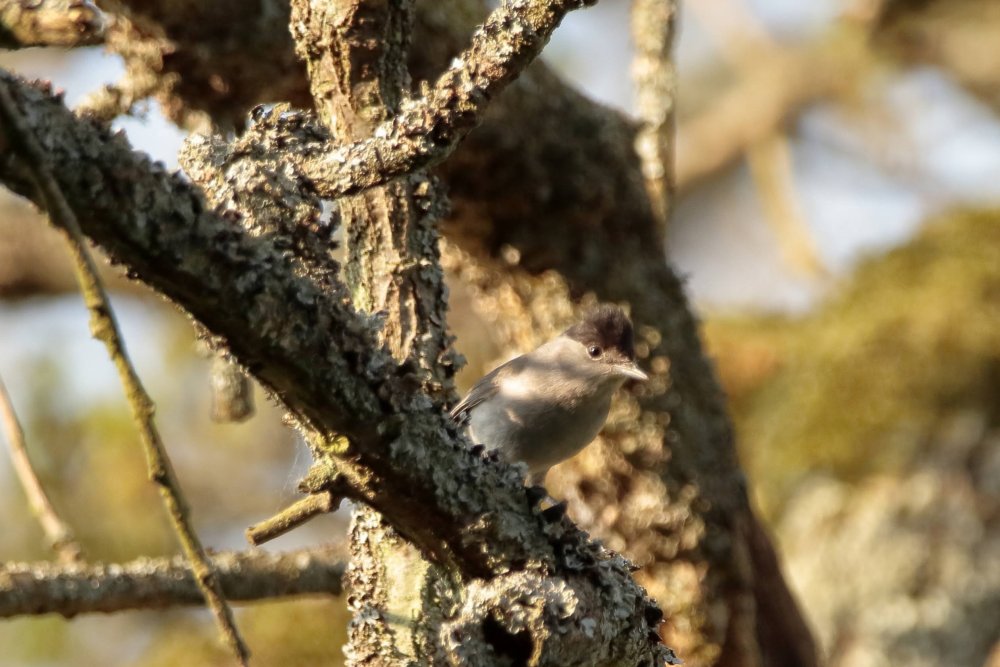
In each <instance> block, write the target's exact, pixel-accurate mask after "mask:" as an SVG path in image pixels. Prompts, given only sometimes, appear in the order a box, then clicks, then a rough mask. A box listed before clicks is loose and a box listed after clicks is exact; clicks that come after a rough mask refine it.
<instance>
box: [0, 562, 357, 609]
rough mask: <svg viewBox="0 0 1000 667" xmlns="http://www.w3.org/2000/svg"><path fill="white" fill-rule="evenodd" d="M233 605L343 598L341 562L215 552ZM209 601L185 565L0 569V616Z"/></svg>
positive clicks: (17, 566) (47, 565)
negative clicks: (301, 598) (316, 597)
mask: <svg viewBox="0 0 1000 667" xmlns="http://www.w3.org/2000/svg"><path fill="white" fill-rule="evenodd" d="M211 562H212V568H213V570H215V571H216V572H217V573H218V577H219V583H220V584H221V586H222V590H223V592H224V593H225V595H226V598H227V599H228V600H234V601H239V602H251V601H254V600H266V599H270V598H276V597H286V596H292V595H323V594H327V595H340V593H341V580H342V578H343V575H344V563H343V561H342V560H341V558H340V556H339V555H338V554H337V553H336V552H335V551H334V550H330V549H326V550H313V551H305V550H303V551H291V552H288V553H282V554H270V553H267V552H266V551H256V550H255V551H247V552H231V551H229V552H222V553H217V554H212V556H211ZM203 602H204V596H203V595H202V593H201V590H200V587H199V585H198V583H197V582H196V581H195V577H194V576H192V574H191V568H190V567H189V566H188V564H187V562H186V561H185V559H183V558H181V557H174V558H140V559H138V560H134V561H130V562H128V563H120V564H119V563H112V564H102V563H88V564H79V565H74V566H70V567H66V566H59V565H54V564H53V563H7V564H4V565H0V618H11V617H14V616H23V615H26V614H34V615H37V614H60V615H62V616H65V617H66V618H72V617H73V616H76V615H77V614H89V613H95V612H99V613H110V612H116V611H127V610H132V609H166V608H169V607H177V606H182V605H200V604H202V603H203Z"/></svg>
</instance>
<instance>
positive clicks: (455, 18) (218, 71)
mask: <svg viewBox="0 0 1000 667" xmlns="http://www.w3.org/2000/svg"><path fill="white" fill-rule="evenodd" d="M131 4H132V5H133V8H134V9H136V8H140V7H139V3H131ZM280 4H281V3H275V5H274V7H280ZM478 4H479V3H476V2H471V1H470V2H452V3H448V6H447V7H445V5H444V4H442V3H425V4H424V5H423V6H422V9H421V11H420V12H418V26H434V27H435V28H436V31H435V38H434V39H432V40H431V39H422V38H420V37H418V38H417V40H418V41H417V44H418V45H419V47H418V48H416V49H414V52H415V53H414V58H413V59H412V62H414V63H416V64H417V65H418V66H419V67H420V68H427V69H420V70H417V71H418V73H419V74H420V75H421V76H424V77H427V78H433V76H434V75H435V74H436V73H437V72H438V71H440V69H441V68H442V67H443V66H444V65H445V64H446V63H447V58H448V57H450V56H451V55H452V54H453V53H454V52H455V49H456V47H458V46H460V45H462V43H463V42H464V41H465V40H466V39H467V37H468V35H467V33H464V32H462V31H463V30H465V26H466V25H468V20H469V14H470V13H472V12H475V11H477V9H481V8H477V7H476V5H478ZM269 6H270V5H268V4H267V3H261V4H260V7H262V8H267V7H269ZM140 9H141V11H139V12H137V13H135V14H134V15H136V16H141V17H143V20H146V21H148V24H147V23H142V25H148V26H153V27H155V31H153V32H157V31H162V33H161V32H157V35H159V37H157V36H152V37H149V38H147V39H148V40H153V41H155V40H159V41H157V42H156V43H157V44H159V45H161V46H169V48H170V49H173V50H175V52H176V53H174V54H167V55H169V58H167V60H165V61H164V64H163V65H159V64H157V62H158V61H156V60H155V59H153V60H150V61H149V62H150V63H151V64H150V65H149V66H148V67H147V68H146V70H147V72H149V71H152V73H153V74H154V75H156V76H158V77H159V79H158V80H159V81H161V82H163V84H164V86H167V87H168V88H169V92H168V93H166V94H168V95H169V103H168V104H167V105H166V108H167V110H168V113H171V114H173V115H174V116H175V117H183V116H184V114H185V113H187V112H188V111H189V110H195V111H198V112H201V111H205V110H208V111H209V113H210V114H211V115H212V116H213V117H214V118H216V119H217V121H218V122H219V123H220V124H222V125H226V124H233V125H238V124H239V123H240V119H241V118H242V114H243V113H244V110H245V109H246V107H247V106H249V104H250V103H251V102H250V100H253V101H259V100H262V99H274V98H271V97H269V96H270V95H272V94H279V93H274V91H275V88H274V86H286V87H288V90H287V91H286V92H282V93H280V94H281V95H283V96H284V97H286V98H287V99H291V100H293V101H296V102H297V101H299V100H302V99H308V95H307V94H306V93H305V77H304V76H303V70H302V69H300V68H298V67H297V66H292V67H291V68H290V69H288V70H287V71H285V72H284V73H283V74H282V75H281V76H275V75H274V72H275V68H278V67H279V66H280V63H281V62H287V60H284V59H285V58H286V54H288V53H290V41H288V40H287V37H285V38H283V39H284V40H285V41H283V42H281V44H282V45H283V46H281V47H280V48H279V47H278V46H277V44H278V43H276V48H275V49H274V50H273V51H271V53H272V56H274V57H272V58H269V59H266V60H268V62H266V63H261V64H260V66H259V67H258V68H251V70H252V71H250V72H249V73H250V74H251V75H252V76H248V77H247V79H246V80H244V82H245V84H246V86H245V87H243V86H242V85H241V86H230V88H229V90H228V94H226V95H218V94H214V93H213V92H212V88H211V85H212V82H213V81H214V82H218V81H224V82H225V81H229V79H228V78H227V77H228V76H229V75H228V74H227V72H230V71H231V70H232V68H233V63H235V62H237V60H236V54H237V53H239V50H240V49H243V50H244V56H245V54H246V52H250V53H252V54H257V53H259V38H255V39H257V40H258V41H257V42H255V44H254V45H252V46H251V45H249V44H247V43H245V42H241V41H240V39H242V36H244V35H248V34H252V30H248V29H245V28H247V26H248V25H251V26H252V28H253V29H256V30H260V31H263V30H266V29H268V28H269V27H271V26H274V25H280V21H277V19H275V16H276V15H275V14H274V13H270V14H268V16H269V17H270V18H269V21H270V20H274V21H277V22H276V23H271V22H267V23H266V24H265V23H263V22H261V21H263V19H260V18H259V17H258V18H255V16H256V15H255V14H254V11H255V10H256V6H255V8H254V10H251V11H246V10H244V11H242V12H235V13H233V12H230V13H229V18H228V19H227V21H228V23H226V25H231V26H232V27H233V31H234V34H237V35H239V38H238V39H237V40H235V41H229V42H226V41H219V40H214V39H212V37H211V35H212V34H217V33H215V32H213V31H217V30H218V25H217V23H215V24H214V25H215V27H212V26H213V22H215V19H213V18H211V17H210V16H208V15H205V16H201V15H199V16H198V17H194V19H192V17H191V16H190V15H189V14H188V13H189V12H191V11H195V10H194V9H192V6H191V5H188V4H187V3H177V4H176V5H175V4H173V3H157V5H149V6H145V4H144V5H143V6H142V7H141V8H140ZM198 11H202V10H198ZM205 11H207V10H205ZM262 11H263V10H262ZM199 17H200V18H199ZM245 21H250V22H251V23H250V24H246V23H244V22H245ZM253 21H258V22H257V23H253ZM138 23H141V22H140V21H138V19H137V24H138ZM202 24H204V27H202V28H197V26H200V25H202ZM241 26H242V28H243V29H241ZM282 30H283V26H282ZM150 34H152V33H150ZM268 34H272V33H268ZM419 34H420V33H418V35H419ZM164 35H169V37H168V38H164V37H163V36H164ZM206 36H207V38H206ZM272 36H273V35H272ZM134 37H137V35H135V34H133V35H132V37H130V38H129V41H131V40H132V39H133V38H134ZM268 39H271V37H268ZM125 43H126V41H125V40H124V39H123V40H122V42H120V43H117V42H112V45H113V47H114V48H116V49H119V48H120V49H121V51H122V52H123V53H125V54H126V57H127V60H128V61H129V62H130V63H132V62H138V60H139V59H138V58H128V50H127V48H126V47H125V46H124V45H125ZM136 44H141V41H139V42H136ZM196 45H198V46H199V47H200V49H195V48H194V47H195V46H196ZM221 45H225V48H226V49H228V48H229V47H230V45H231V46H232V50H231V51H226V52H225V53H221V52H220V51H217V50H216V49H221V48H222V46H221ZM132 48H134V46H133V47H132ZM188 51H190V53H189V54H187V55H184V52H188ZM178 54H179V55H178ZM192 54H197V58H194V59H192V58H193V56H192ZM258 60H259V59H258ZM157 68H159V70H157ZM258 75H259V76H258ZM295 87H297V88H295ZM292 88H295V89H296V91H297V92H294V93H293V92H291V89H292ZM164 90H167V88H164V89H160V93H161V95H162V94H165V93H164ZM810 90H811V89H810ZM240 91H243V92H240ZM161 99H162V98H161ZM306 103H307V102H306ZM634 137H635V128H634V127H633V126H632V125H631V124H630V123H629V122H628V121H626V120H624V119H623V118H622V117H621V116H620V115H618V114H616V113H614V112H611V111H609V110H606V109H603V108H601V107H599V106H597V105H594V104H593V103H591V102H589V101H587V100H586V99H585V98H583V97H582V96H580V95H578V94H576V93H575V92H573V91H572V90H571V89H568V88H567V87H565V86H564V85H563V84H561V82H560V81H559V80H558V78H557V77H555V76H553V75H552V74H551V73H550V72H548V71H547V70H546V69H545V68H544V67H541V66H536V67H533V68H532V69H531V70H529V72H528V73H527V74H525V75H523V76H522V77H521V78H520V79H518V80H517V81H515V82H514V83H513V84H512V85H511V86H510V87H509V88H508V90H507V91H506V92H505V94H504V95H502V96H501V97H500V98H498V99H497V100H495V101H494V103H493V105H492V106H491V108H490V111H489V113H488V114H487V118H486V122H485V123H484V125H483V126H482V127H480V128H479V129H478V130H477V131H476V132H474V133H473V134H472V135H470V137H469V138H468V139H467V141H466V143H465V144H464V145H463V146H462V147H461V148H460V149H459V150H458V151H457V152H456V153H455V154H454V155H453V156H452V158H451V159H449V160H448V161H447V162H445V163H444V165H443V166H442V172H441V173H442V174H443V175H444V177H445V180H446V182H447V183H448V185H449V188H450V191H451V193H452V201H453V213H452V214H451V216H450V217H449V219H448V224H447V227H446V232H447V234H448V235H449V237H450V238H452V239H453V241H454V247H456V248H458V249H461V250H462V251H463V252H465V253H466V255H465V257H466V258H467V261H465V262H464V265H463V275H464V276H467V277H468V279H469V280H470V282H471V283H472V284H473V286H474V287H476V288H477V289H479V290H480V291H479V293H480V295H481V296H482V297H483V298H482V301H481V303H482V304H485V306H486V307H485V308H484V313H485V314H486V315H487V316H489V317H493V318H496V320H495V321H496V322H497V323H498V326H497V327H496V331H497V332H498V335H499V336H500V338H501V342H504V343H506V344H508V345H509V346H510V348H511V349H514V348H517V350H518V351H523V349H525V348H526V347H527V346H528V345H529V344H530V342H531V341H534V340H537V337H538V336H539V335H546V334H548V333H550V332H551V331H554V330H556V329H557V328H558V327H561V326H562V325H564V324H565V323H566V322H567V321H568V320H569V319H571V318H572V313H573V309H574V307H575V306H574V304H575V302H576V300H577V298H578V297H579V296H580V295H582V294H585V293H588V292H594V293H596V294H597V295H598V296H599V297H600V298H602V299H613V300H623V301H630V302H632V304H633V314H634V315H635V319H636V320H637V321H638V322H639V323H640V325H645V327H646V330H645V332H646V335H647V337H648V338H647V347H648V348H649V355H650V356H649V359H650V363H651V364H653V363H655V365H656V366H655V368H659V370H658V371H657V375H658V378H659V380H658V382H657V383H656V385H655V386H654V387H653V389H652V390H651V391H650V392H649V395H648V396H644V398H643V401H644V402H643V403H642V410H641V411H638V408H636V407H635V406H636V405H637V404H635V403H631V402H626V406H627V407H626V412H625V413H624V414H625V415H628V417H629V419H628V421H629V423H631V424H633V425H632V426H630V427H628V428H626V427H623V426H620V424H621V423H622V421H621V420H620V419H619V420H618V421H617V422H613V423H612V428H611V429H610V430H609V433H610V434H611V437H610V438H609V439H607V440H606V441H602V442H603V443H604V444H603V445H602V447H599V448H592V449H591V450H590V451H589V452H588V453H587V454H585V455H584V458H582V459H580V461H579V462H578V464H579V465H581V466H582V467H581V468H579V472H578V473H574V474H573V475H575V476H570V477H569V479H571V480H576V481H575V487H576V488H577V490H576V491H574V490H573V486H568V485H563V486H560V487H559V491H560V492H561V493H563V494H564V495H566V496H568V497H576V498H579V499H582V500H584V501H585V502H575V503H573V511H574V514H575V515H576V516H577V517H579V518H580V519H581V520H583V522H584V525H586V526H587V527H588V528H590V529H592V530H594V531H595V532H596V533H597V534H598V535H600V536H602V537H603V538H604V539H605V540H607V541H608V542H609V543H610V544H611V545H612V546H615V547H618V548H623V549H627V550H628V552H629V553H630V555H631V556H632V557H633V558H634V559H636V560H639V561H640V562H642V563H644V564H645V565H646V571H645V572H644V573H643V576H644V577H645V579H644V580H645V581H646V582H647V583H648V585H649V586H650V587H651V588H652V590H653V591H654V593H655V594H656V596H657V597H658V598H659V599H660V600H661V601H663V602H664V603H669V604H671V606H672V609H671V610H672V611H673V612H674V613H672V614H670V618H671V624H670V625H668V626H666V630H667V631H668V633H669V634H670V636H671V637H674V638H676V639H677V640H680V641H681V642H682V643H684V644H685V645H686V646H688V647H691V648H692V649H694V648H695V647H697V648H698V653H697V656H696V659H697V660H700V662H696V663H695V664H708V663H710V662H712V661H713V660H716V659H718V658H719V656H722V657H723V658H724V661H729V662H731V663H732V662H735V661H738V660H740V659H742V656H745V659H746V660H747V662H746V664H754V662H755V661H758V660H762V661H763V664H810V662H811V660H812V658H811V657H810V656H811V652H810V643H809V635H808V632H807V631H805V629H804V627H803V626H802V624H801V616H800V615H799V614H798V612H797V610H796V609H795V608H794V604H793V603H792V602H791V600H790V598H789V597H788V595H787V590H786V588H785V587H784V584H783V582H782V580H781V576H780V572H779V571H778V569H777V564H776V561H775V559H774V557H773V556H774V554H773V551H772V550H771V548H770V545H769V542H768V540H767V539H766V538H762V533H761V529H760V526H759V525H758V524H757V522H756V519H754V518H753V515H752V513H751V512H750V510H749V508H748V507H747V506H746V499H745V490H744V486H743V483H742V479H741V474H740V472H739V469H738V466H737V465H736V461H735V457H734V454H733V449H732V441H731V433H730V430H729V427H728V421H727V419H726V416H725V414H724V408H723V403H722V397H721V394H720V393H719V391H718V389H717V387H716V385H715V382H714V380H712V374H711V369H710V368H709V367H708V365H707V363H706V362H705V360H704V357H703V355H702V353H701V351H700V347H699V345H698V341H697V336H696V332H695V327H694V322H693V318H692V317H691V315H690V310H689V308H688V304H687V303H686V301H685V299H684V297H683V294H682V292H681V286H680V284H679V282H678V281H677V279H676V277H675V276H674V275H673V274H672V273H671V272H670V271H669V269H667V268H666V267H665V266H664V265H663V259H662V255H661V254H660V252H659V248H660V247H661V242H662V239H661V238H660V236H659V234H658V232H657V231H656V224H655V219H654V216H653V215H652V214H651V209H650V206H649V200H648V196H647V194H646V192H645V189H644V187H643V182H642V178H641V171H640V168H639V163H638V161H637V160H636V158H635V155H634V153H633V152H632V149H631V146H632V144H633V140H634ZM552 239H559V242H558V243H555V242H553V241H552ZM511 258H516V261H515V262H513V265H512V263H511V261H510V260H511ZM477 272H478V273H480V274H481V275H480V276H479V277H470V276H473V274H475V273H477ZM611 277H614V279H613V280H612V279H611ZM489 304H494V306H495V307H494V309H493V310H490V309H489V307H488V306H489ZM668 359H669V361H668ZM655 368H654V369H655ZM668 383H669V390H668V389H667V385H668ZM628 406H631V407H628ZM616 424H618V425H619V426H616ZM636 424H638V426H636ZM610 443H614V446H611V445H610ZM591 455H594V456H597V457H598V458H596V459H590V461H591V463H590V464H587V463H586V461H587V460H588V457H590V456H591ZM597 463H599V464H597ZM571 466H572V467H568V468H567V469H566V470H567V472H568V471H569V470H571V469H573V468H574V467H575V465H573V464H571ZM628 480H637V481H634V482H630V481H628ZM553 481H554V482H555V481H557V480H553ZM608 508H610V509H608ZM629 508H643V511H647V510H648V509H649V508H656V510H655V512H654V515H655V516H656V517H658V518H657V519H655V520H654V521H653V522H651V523H646V522H642V521H635V520H631V519H630V518H629V516H630V515H631V514H633V512H632V510H631V509H629ZM654 525H655V528H652V529H651V526H654ZM769 629H770V630H769ZM768 631H771V632H774V633H777V634H778V635H780V636H782V637H783V638H785V641H783V642H781V643H780V644H779V645H777V646H774V645H772V646H771V649H773V650H777V651H778V652H779V655H778V656H777V657H776V658H771V657H770V656H768V655H766V654H763V655H762V653H761V647H762V646H763V645H765V644H767V637H768V636H769V635H768V634H767V632H768ZM788 637H796V638H798V640H799V641H798V642H796V641H787V638H788ZM782 651H784V654H783V655H784V658H782V654H781V652H782ZM782 659H783V660H784V662H782ZM795 660H800V661H801V662H798V663H796V662H794V661H795ZM690 662H691V661H690V660H689V663H690Z"/></svg>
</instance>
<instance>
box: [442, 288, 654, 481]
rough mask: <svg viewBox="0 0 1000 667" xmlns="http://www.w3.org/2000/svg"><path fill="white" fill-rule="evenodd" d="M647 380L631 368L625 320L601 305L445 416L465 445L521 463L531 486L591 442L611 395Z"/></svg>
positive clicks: (492, 376) (495, 374) (493, 375)
mask: <svg viewBox="0 0 1000 667" xmlns="http://www.w3.org/2000/svg"><path fill="white" fill-rule="evenodd" d="M647 379H648V377H647V376H646V374H645V373H643V372H642V371H641V370H640V369H639V367H638V366H637V365H636V363H635V345H634V342H633V333H632V322H631V321H630V320H629V318H628V315H626V314H625V311H623V310H622V309H621V308H619V307H618V306H613V305H602V306H599V307H598V308H597V309H595V310H594V311H593V312H591V313H590V314H588V315H587V317H586V318H585V319H584V320H583V321H581V322H578V323H577V324H575V325H573V326H572V327H570V328H569V329H567V330H566V331H564V332H563V333H562V334H561V335H559V336H557V337H556V338H554V339H552V340H550V341H549V342H547V343H545V344H544V345H542V346H541V347H539V348H537V349H535V350H534V351H533V352H529V353H527V354H524V355H521V356H520V357H517V358H516V359H512V360H510V361H508V362H507V363H505V364H503V365H502V366H500V367H499V368H496V369H494V370H493V371H492V372H490V373H489V374H488V375H486V376H485V377H483V379H481V380H480V381H479V382H477V383H476V385H475V386H474V387H473V388H472V390H471V391H469V393H468V395H467V396H466V397H465V398H463V399H462V401H461V402H460V403H459V404H458V405H456V406H455V407H454V408H453V409H452V411H451V416H452V418H453V419H454V420H455V421H456V422H457V423H459V424H468V426H469V435H470V436H471V437H472V440H473V442H476V443H479V444H483V445H485V446H486V447H487V448H488V449H496V450H499V451H500V453H501V454H502V455H503V456H504V457H505V458H506V459H507V460H508V461H511V462H515V461H522V462H524V463H526V464H527V465H528V470H529V472H530V477H531V481H532V483H539V482H541V481H542V479H543V478H544V477H545V473H546V472H548V469H549V468H550V467H552V466H553V465H555V464H557V463H559V462H560V461H564V460H566V459H568V458H569V457H571V456H573V455H574V454H576V453H577V452H578V451H580V450H581V449H583V448H584V447H585V446H587V444H589V443H590V442H591V441H592V440H593V439H594V438H595V437H596V436H597V433H598V432H599V431H600V430H601V427H602V426H604V421H605V420H606V419H607V417H608V410H609V409H610V408H611V396H612V395H613V394H614V393H615V390H617V389H618V388H619V387H620V386H622V384H624V383H625V382H626V381H627V380H640V381H641V380H647Z"/></svg>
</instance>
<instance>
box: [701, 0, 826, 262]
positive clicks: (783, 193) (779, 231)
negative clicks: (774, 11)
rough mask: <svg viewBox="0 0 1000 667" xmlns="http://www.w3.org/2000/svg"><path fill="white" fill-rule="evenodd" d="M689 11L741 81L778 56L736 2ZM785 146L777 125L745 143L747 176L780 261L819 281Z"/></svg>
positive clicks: (720, 0)
mask: <svg viewBox="0 0 1000 667" xmlns="http://www.w3.org/2000/svg"><path fill="white" fill-rule="evenodd" d="M692 6H693V9H694V11H695V13H696V15H697V16H698V17H699V18H700V19H701V23H702V25H704V27H705V28H706V30H707V31H708V33H709V35H711V36H713V37H714V39H715V41H716V43H718V44H719V45H720V49H721V52H722V54H723V57H724V58H725V59H726V60H727V61H729V62H730V63H731V64H732V65H733V66H734V67H735V68H736V69H737V70H738V71H740V72H741V73H742V74H743V75H744V76H748V74H749V73H750V72H751V71H752V70H751V66H750V65H749V63H754V64H755V65H754V66H758V65H757V63H759V62H760V61H761V60H762V57H761V56H762V55H767V56H768V57H772V54H777V53H780V51H781V47H780V46H779V45H778V44H776V43H775V42H774V40H772V39H771V38H770V36H769V35H768V33H767V30H766V28H765V27H764V26H763V25H762V24H761V23H760V22H759V21H758V20H757V19H756V18H755V17H754V15H753V13H752V12H751V11H750V9H749V8H748V7H747V6H746V4H745V3H744V2H742V1H741V0H710V1H705V0H702V2H697V3H693V5H692ZM790 143H791V142H790V141H789V139H788V135H787V133H786V132H785V131H784V130H783V129H782V128H781V126H775V127H774V128H772V129H771V131H770V132H769V133H766V134H761V136H760V137H759V138H758V139H757V140H756V141H754V142H752V143H750V144H748V145H747V146H746V158H747V162H748V163H749V165H750V175H751V177H752V178H753V180H754V184H755V185H756V187H757V192H758V194H759V195H760V198H761V203H762V205H763V207H764V219H765V221H766V222H767V224H768V225H769V226H770V227H771V229H772V231H773V232H774V234H775V237H776V239H777V243H778V247H779V249H780V251H781V254H782V255H783V257H784V259H785V261H786V262H787V263H788V264H789V265H790V266H791V267H792V268H793V269H795V270H797V271H801V272H802V273H804V274H806V275H810V276H822V275H823V274H824V273H825V269H824V266H823V262H822V260H821V259H820V256H819V252H818V251H817V249H816V244H815V242H814V241H813V238H812V235H811V234H810V232H809V225H808V222H807V220H806V219H805V216H804V215H803V213H802V208H801V206H799V201H798V197H797V196H796V191H795V173H794V169H793V165H792V159H791V145H790Z"/></svg>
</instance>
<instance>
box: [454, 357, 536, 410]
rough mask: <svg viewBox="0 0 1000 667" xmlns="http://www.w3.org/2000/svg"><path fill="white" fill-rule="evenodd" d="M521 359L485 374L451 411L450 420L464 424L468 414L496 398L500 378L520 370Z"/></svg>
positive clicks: (512, 360)
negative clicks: (481, 404)
mask: <svg viewBox="0 0 1000 667" xmlns="http://www.w3.org/2000/svg"><path fill="white" fill-rule="evenodd" d="M520 361H521V357H517V358H516V359H511V360H510V361H508V362H507V363H505V364H502V365H500V366H497V367H496V368H494V369H493V370H492V371H490V372H489V373H487V374H486V375H484V376H483V377H482V379H481V380H479V382H477V383H476V384H475V386H473V387H472V389H470V390H469V393H468V394H466V395H465V398H463V399H462V400H461V401H459V402H458V405H456V406H455V407H453V408H452V409H451V413H450V414H451V418H452V419H453V420H454V421H455V422H457V423H459V424H462V423H465V422H466V421H467V420H468V417H469V413H470V412H472V410H473V409H474V408H475V407H476V406H477V405H479V404H480V403H482V402H484V401H488V400H489V399H491V398H493V397H494V396H496V394H497V392H498V391H500V378H502V377H503V376H504V375H507V374H508V373H511V372H517V370H518V369H519V368H520V365H521V364H520V363H519V362H520Z"/></svg>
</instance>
